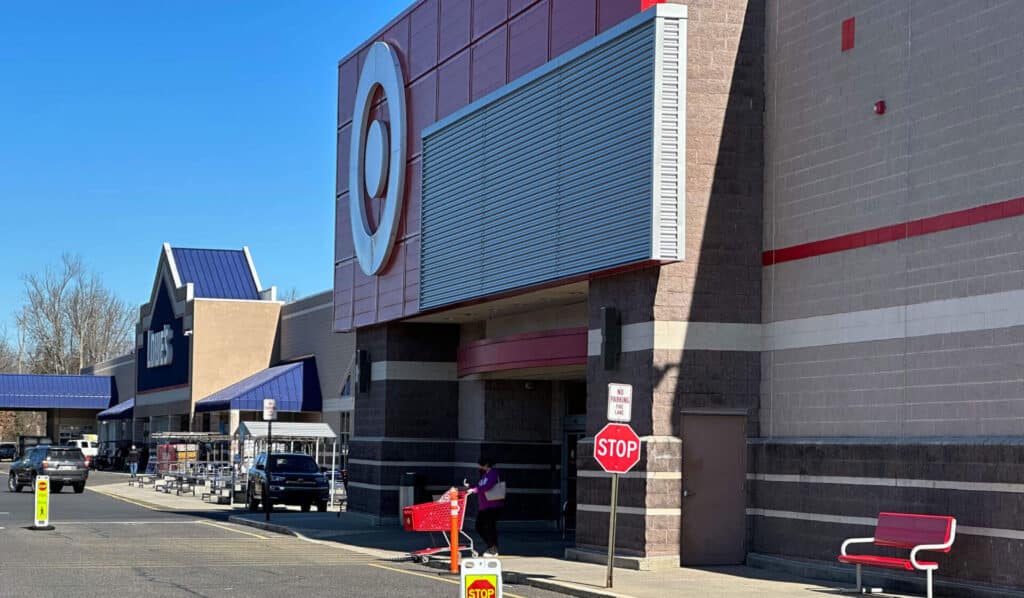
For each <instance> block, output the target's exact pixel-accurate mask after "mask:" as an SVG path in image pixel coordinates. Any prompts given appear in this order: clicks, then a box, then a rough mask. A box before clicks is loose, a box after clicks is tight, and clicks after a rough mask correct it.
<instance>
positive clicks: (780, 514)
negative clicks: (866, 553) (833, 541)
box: [747, 509, 878, 526]
mask: <svg viewBox="0 0 1024 598" xmlns="http://www.w3.org/2000/svg"><path fill="white" fill-rule="evenodd" d="M747 515H754V516H755V517H775V518H778V519H797V520H800V521H821V522H824V523H847V524H850V525H871V526H873V525H875V524H876V523H878V518H876V517H848V516H846V515H827V514H824V513H798V512H796V511H776V510H773V509H747Z"/></svg>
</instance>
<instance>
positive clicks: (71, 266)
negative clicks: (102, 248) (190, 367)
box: [16, 254, 134, 374]
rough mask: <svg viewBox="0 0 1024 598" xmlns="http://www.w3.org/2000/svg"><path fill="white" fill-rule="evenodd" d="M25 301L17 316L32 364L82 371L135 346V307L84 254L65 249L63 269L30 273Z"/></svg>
mask: <svg viewBox="0 0 1024 598" xmlns="http://www.w3.org/2000/svg"><path fill="white" fill-rule="evenodd" d="M24 282H25V305H24V307H23V309H22V311H21V312H20V313H19V314H17V316H16V319H17V323H18V327H19V330H20V332H21V334H23V335H24V338H23V339H22V343H21V345H22V349H21V351H22V352H23V353H24V355H25V361H26V362H27V369H29V370H30V371H33V372H38V373H47V374H72V373H78V372H79V371H80V370H81V369H82V368H83V367H85V366H86V365H89V364H91V363H96V362H98V361H103V360H105V359H109V358H111V357H114V356H117V355H120V354H123V353H126V352H128V351H129V350H131V347H132V339H131V336H132V330H133V324H134V313H133V310H131V309H129V308H128V306H127V304H125V302H124V301H122V300H120V299H118V298H117V297H116V296H115V295H114V294H113V293H112V292H111V291H110V290H109V289H107V288H106V287H105V286H104V285H103V283H102V281H101V280H100V279H99V277H98V276H97V275H96V274H95V273H93V272H91V271H89V270H88V268H86V267H85V265H84V263H83V262H82V259H81V258H79V257H78V256H75V255H70V254H65V255H64V256H63V257H62V259H61V264H60V266H59V267H57V268H53V267H48V268H46V270H45V271H43V273H42V274H26V275H25V276H24Z"/></svg>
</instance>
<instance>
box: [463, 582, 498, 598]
mask: <svg viewBox="0 0 1024 598" xmlns="http://www.w3.org/2000/svg"><path fill="white" fill-rule="evenodd" d="M497 593H498V590H497V588H495V587H494V584H493V583H491V582H490V581H489V580H487V579H478V580H476V581H474V582H473V583H471V584H469V587H468V588H466V596H467V598H496V597H497Z"/></svg>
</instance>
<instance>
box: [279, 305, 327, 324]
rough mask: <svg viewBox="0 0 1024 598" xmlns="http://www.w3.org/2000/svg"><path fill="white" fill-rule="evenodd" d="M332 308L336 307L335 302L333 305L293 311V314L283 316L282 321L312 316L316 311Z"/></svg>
mask: <svg viewBox="0 0 1024 598" xmlns="http://www.w3.org/2000/svg"><path fill="white" fill-rule="evenodd" d="M332 307H334V303H333V302H331V303H321V304H320V305H316V306H313V307H307V308H306V309H300V310H299V311H293V312H291V313H287V314H284V315H283V316H281V319H282V320H290V319H292V318H297V317H299V316H304V315H306V314H311V313H313V312H315V311H320V310H321V309H328V308H332Z"/></svg>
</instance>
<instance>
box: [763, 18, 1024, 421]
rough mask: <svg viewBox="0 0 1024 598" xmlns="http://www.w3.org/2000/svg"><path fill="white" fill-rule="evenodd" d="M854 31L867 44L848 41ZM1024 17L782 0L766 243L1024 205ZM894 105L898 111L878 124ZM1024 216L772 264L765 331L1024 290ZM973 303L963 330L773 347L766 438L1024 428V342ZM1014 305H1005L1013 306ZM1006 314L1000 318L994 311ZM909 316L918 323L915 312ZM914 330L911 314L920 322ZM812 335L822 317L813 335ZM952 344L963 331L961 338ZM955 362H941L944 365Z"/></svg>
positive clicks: (769, 137)
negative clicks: (968, 326) (850, 23)
mask: <svg viewBox="0 0 1024 598" xmlns="http://www.w3.org/2000/svg"><path fill="white" fill-rule="evenodd" d="M851 17H853V18H855V19H856V26H855V43H854V47H853V48H852V49H850V50H848V51H845V52H844V51H842V49H841V45H840V31H841V23H842V21H843V20H845V19H847V18H851ZM1022 26H1024V7H1022V6H1021V5H1020V3H1017V2H1013V1H997V2H991V3H987V4H985V5H984V6H982V5H978V4H975V3H970V2H956V1H943V2H926V1H920V0H917V1H911V2H905V1H899V0H893V1H880V2H872V3H857V2H832V1H830V0H815V1H810V2H804V3H798V4H792V3H784V2H770V3H769V11H768V24H767V36H768V43H767V65H768V68H767V78H766V93H767V99H768V101H767V111H766V134H765V138H766V149H765V152H766V171H765V173H766V174H765V180H766V194H765V221H764V246H765V248H766V249H779V248H785V247H789V246H792V245H794V244H800V243H806V242H811V241H821V240H825V239H830V238H834V237H837V236H841V235H846V234H849V233H856V232H859V231H864V230H867V229H871V228H875V227H881V226H888V225H899V224H901V223H907V222H910V221H913V220H915V219H919V218H924V217H932V216H940V215H944V214H950V213H952V212H955V211H958V210H963V209H965V208H973V207H977V206H984V205H988V204H994V203H997V202H1002V201H1005V200H1007V199H1012V198H1017V197H1021V196H1024V170H1022V169H1021V168H1020V167H1019V165H1020V163H1021V161H1022V159H1024V125H1022V124H1021V123H1022V120H1021V119H1020V118H1019V116H1020V105H1021V102H1020V98H1021V97H1024V96H1022V94H1024V78H1022V75H1024V65H1022V64H1021V62H1020V61H1016V60H1011V59H1009V58H1008V57H1010V56H1017V55H1019V54H1020V53H1021V52H1022V51H1024V38H1022V37H1021V35H1020V30H1021V28H1022ZM878 100H884V101H885V102H886V105H887V110H886V113H885V114H884V115H876V114H875V113H874V112H873V106H874V103H875V102H876V101H878ZM1020 222H1021V218H1020V217H1019V216H1018V217H1012V218H1007V219H1001V220H995V221H991V222H986V223H984V224H976V223H974V222H973V221H971V220H970V219H968V218H967V217H964V221H963V222H955V224H956V226H961V227H960V228H955V229H953V230H946V231H943V232H934V233H931V234H924V235H921V236H912V237H909V238H906V239H903V240H898V241H892V242H887V243H881V244H875V245H871V246H868V247H863V248H860V249H853V250H848V251H841V252H838V253H831V254H827V255H820V256H816V257H808V258H806V259H797V260H794V261H788V262H785V263H780V264H775V265H772V266H769V267H766V268H764V271H763V284H764V301H763V310H762V312H763V319H764V321H765V322H779V321H788V320H799V319H804V318H815V317H820V316H828V315H830V314H843V313H848V312H865V313H864V314H863V318H864V322H865V324H868V323H872V322H873V319H877V318H880V317H881V315H878V314H872V313H868V312H866V310H879V309H884V308H891V307H899V306H916V305H920V304H926V303H929V302H936V301H946V300H957V299H961V298H974V297H982V296H990V295H993V296H994V294H997V293H1008V292H1017V291H1021V290H1022V289H1024V261H1022V260H1021V255H1024V238H1022V237H1021V236H1020V235H1019V234H1018V231H1019V228H1020ZM1016 301H1018V300H1016V299H1012V298H1008V299H1006V301H1001V300H1000V301H996V300H994V299H993V300H991V301H989V302H988V304H987V305H990V306H993V305H994V306H997V307H996V308H991V307H985V308H974V307H972V305H973V304H972V303H971V302H970V301H964V302H961V305H960V307H958V308H957V309H956V310H954V312H955V315H951V316H950V324H951V328H952V329H954V330H955V329H956V328H957V327H958V326H959V325H960V324H962V321H963V320H968V319H973V320H979V323H978V325H977V326H974V328H975V329H976V331H977V333H972V334H966V335H964V334H963V333H961V332H960V331H956V334H942V332H944V330H942V326H941V323H940V324H936V325H935V326H933V328H934V330H933V332H934V334H929V335H924V336H922V335H919V334H915V333H914V332H913V331H912V330H910V328H909V327H908V328H906V332H900V333H893V334H891V335H888V336H887V337H886V339H884V340H883V339H879V340H877V341H871V342H861V343H850V342H846V341H844V339H843V335H842V334H836V335H835V336H834V339H833V340H831V341H828V340H822V341H821V343H820V344H825V345H829V346H827V347H821V346H809V347H807V348H803V349H797V350H792V351H769V352H767V353H766V354H765V356H764V359H763V362H762V372H763V377H764V380H763V386H762V405H763V407H764V408H765V409H766V412H765V414H764V415H763V416H762V422H763V428H762V432H763V433H764V434H766V435H791V434H796V435H815V434H831V435H876V434H882V435H890V434H891V435H895V436H904V435H908V436H920V435H931V434H955V435H965V434H966V435H974V434H978V435H984V434H1001V433H1007V432H1010V431H1012V430H1015V429H1017V426H1018V425H1019V422H1020V421H1021V420H1020V419H1019V418H1020V415H1021V413H1020V407H1019V404H1020V400H1021V399H1024V387H1020V386H1019V385H1018V384H1017V381H1018V378H1019V376H1018V374H1017V373H1016V370H1017V369H1018V366H1017V364H1019V363H1020V357H1019V354H1018V351H1019V348H1018V346H1017V342H1016V341H1015V340H1014V338H1015V337H1016V336H1017V333H1015V332H1013V331H1012V330H1007V329H1005V328H1004V329H1000V327H1001V326H1005V324H998V323H994V322H997V321H999V318H998V314H999V313H1002V312H1003V311H1004V310H1005V309H1012V308H1011V307H1010V306H1009V303H1013V302H1016ZM1004 303H1005V304H1007V305H1006V306H1005V307H999V306H1001V305H1002V304H1004ZM993 310H994V311H993ZM904 313H905V314H909V313H910V312H909V311H908V312H904ZM907 318H909V316H906V317H905V318H904V319H905V320H906V319H907ZM804 324H805V326H806V327H808V329H813V328H814V327H815V326H817V325H818V321H817V320H807V321H806V322H804ZM951 331H952V330H951ZM940 364H941V365H940Z"/></svg>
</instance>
